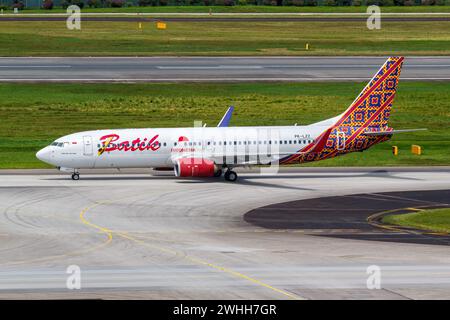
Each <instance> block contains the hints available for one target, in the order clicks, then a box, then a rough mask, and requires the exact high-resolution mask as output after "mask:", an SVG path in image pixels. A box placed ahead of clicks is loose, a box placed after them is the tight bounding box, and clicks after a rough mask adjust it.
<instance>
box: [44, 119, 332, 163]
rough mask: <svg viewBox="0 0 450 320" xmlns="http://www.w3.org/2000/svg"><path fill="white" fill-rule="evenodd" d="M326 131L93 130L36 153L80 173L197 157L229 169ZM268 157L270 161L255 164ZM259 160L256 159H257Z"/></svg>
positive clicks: (284, 151)
mask: <svg viewBox="0 0 450 320" xmlns="http://www.w3.org/2000/svg"><path fill="white" fill-rule="evenodd" d="M326 128H327V127H326V126H321V125H310V126H279V127H220V128H216V127H214V128H213V127H211V128H208V127H201V128H156V129H152V128H149V129H116V130H96V131H85V132H79V133H74V134H70V135H67V136H64V137H61V138H59V139H57V140H56V141H55V142H53V143H52V144H51V145H49V146H47V147H45V148H44V149H42V150H41V151H39V152H38V153H37V157H38V158H39V159H41V160H42V161H45V162H47V163H49V164H52V165H54V166H57V167H62V168H70V169H81V168H155V167H164V168H172V167H173V166H174V159H177V158H179V157H183V156H184V155H189V156H190V157H192V156H193V155H194V156H195V155H197V156H200V157H204V158H210V159H216V162H217V161H219V162H220V159H223V158H224V157H225V158H227V157H228V160H223V161H225V162H227V163H230V164H231V162H233V161H232V160H231V159H229V158H230V157H234V163H233V166H239V165H246V164H258V163H264V162H267V163H268V162H270V161H273V160H277V159H281V158H283V157H285V156H288V155H290V154H293V153H296V152H298V151H299V150H301V149H302V148H303V147H304V146H306V145H308V144H310V143H312V141H313V140H314V139H315V138H317V137H318V136H319V135H320V134H321V133H322V132H323V131H324V130H325V129H326ZM267 155H270V159H269V158H267V157H266V158H267V159H266V160H267V161H266V160H264V159H263V160H257V159H256V158H258V157H259V156H267ZM258 159H259V158H258ZM269 160H270V161H269Z"/></svg>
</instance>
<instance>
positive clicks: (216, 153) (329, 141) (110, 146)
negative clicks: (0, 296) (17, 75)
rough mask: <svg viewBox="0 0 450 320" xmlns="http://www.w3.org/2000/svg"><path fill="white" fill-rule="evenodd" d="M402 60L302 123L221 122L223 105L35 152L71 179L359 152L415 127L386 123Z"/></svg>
mask: <svg viewBox="0 0 450 320" xmlns="http://www.w3.org/2000/svg"><path fill="white" fill-rule="evenodd" d="M402 64H403V57H390V58H388V59H387V61H386V62H385V63H384V64H383V66H382V67H381V68H380V69H379V71H378V72H377V73H376V74H375V76H374V77H373V78H372V79H371V80H370V81H369V83H368V84H367V85H366V87H365V88H364V89H363V90H362V91H361V93H360V94H359V95H358V96H357V97H356V99H355V100H354V101H353V103H351V105H350V106H349V107H348V108H347V110H346V111H345V112H344V113H342V114H341V115H338V116H336V117H333V118H330V119H327V120H324V121H320V122H317V123H313V124H310V125H306V126H297V125H294V126H270V127H267V126H264V127H262V126H261V127H256V126H255V127H229V125H228V124H229V121H230V118H231V114H232V111H233V108H230V109H229V110H228V111H227V112H226V113H225V115H224V117H223V118H222V120H221V121H220V123H219V125H218V126H217V127H203V126H200V127H192V128H154V129H153V128H151V129H150V128H149V129H115V130H96V131H85V132H79V133H74V134H70V135H67V136H64V137H61V138H58V139H57V140H56V141H55V142H53V143H52V144H51V145H50V146H47V147H45V148H44V149H42V150H40V151H39V152H38V153H37V155H36V156H37V157H38V158H39V159H41V160H42V161H45V162H47V163H49V164H52V165H54V166H56V167H58V168H59V169H60V170H64V171H69V172H72V179H74V180H78V179H79V169H84V168H119V169H120V168H156V169H161V170H164V169H168V170H172V169H173V170H174V173H175V176H177V177H220V176H222V175H224V178H225V180H228V181H235V180H236V179H237V174H236V172H235V171H233V168H236V167H241V166H251V165H284V164H296V163H304V162H311V161H319V160H324V159H329V158H332V157H336V156H340V155H344V154H347V153H350V152H355V151H363V150H366V149H368V148H370V147H371V146H373V145H375V144H377V143H380V142H383V141H387V140H389V139H390V138H391V137H392V135H393V134H395V133H398V132H405V131H414V130H423V129H409V130H394V129H392V128H391V127H389V125H388V120H389V116H390V112H391V107H392V104H393V101H394V97H395V94H396V91H397V86H398V81H399V76H400V71H401V68H402ZM317 107H320V106H317ZM275 112H276V111H275ZM300 116H301V115H300Z"/></svg>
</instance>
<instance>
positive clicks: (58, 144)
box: [50, 141, 69, 148]
mask: <svg viewBox="0 0 450 320" xmlns="http://www.w3.org/2000/svg"><path fill="white" fill-rule="evenodd" d="M65 143H66V144H69V143H68V142H65ZM50 145H51V146H54V147H60V148H62V147H64V142H57V141H55V142H52V143H51V144H50Z"/></svg>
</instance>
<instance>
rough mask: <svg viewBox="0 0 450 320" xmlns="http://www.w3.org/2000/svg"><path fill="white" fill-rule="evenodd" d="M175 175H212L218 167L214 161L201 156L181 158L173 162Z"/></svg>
mask: <svg viewBox="0 0 450 320" xmlns="http://www.w3.org/2000/svg"><path fill="white" fill-rule="evenodd" d="M174 170H175V176H177V177H213V176H214V174H215V173H216V172H217V171H218V170H219V168H218V167H217V166H216V165H215V164H214V161H211V160H208V159H203V158H181V159H179V160H177V162H176V163H175V167H174Z"/></svg>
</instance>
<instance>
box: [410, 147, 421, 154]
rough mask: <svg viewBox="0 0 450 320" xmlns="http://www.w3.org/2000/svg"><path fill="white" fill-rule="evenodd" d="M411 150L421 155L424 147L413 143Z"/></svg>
mask: <svg viewBox="0 0 450 320" xmlns="http://www.w3.org/2000/svg"><path fill="white" fill-rule="evenodd" d="M411 152H412V153H413V154H417V155H418V156H420V155H421V154H422V148H421V147H420V146H419V145H417V144H413V145H411Z"/></svg>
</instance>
